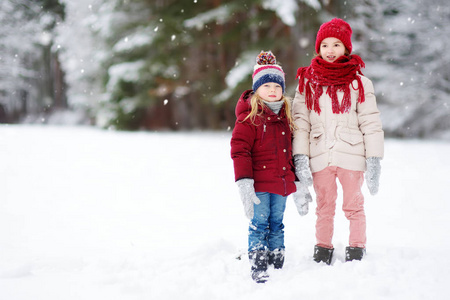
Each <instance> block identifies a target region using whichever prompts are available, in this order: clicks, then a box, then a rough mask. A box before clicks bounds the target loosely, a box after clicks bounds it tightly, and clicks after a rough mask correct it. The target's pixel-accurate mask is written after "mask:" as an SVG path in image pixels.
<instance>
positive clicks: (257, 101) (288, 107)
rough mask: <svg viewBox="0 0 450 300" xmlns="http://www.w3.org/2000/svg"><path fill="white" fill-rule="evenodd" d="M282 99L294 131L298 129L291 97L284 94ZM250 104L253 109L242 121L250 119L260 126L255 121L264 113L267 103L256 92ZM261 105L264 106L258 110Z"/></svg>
mask: <svg viewBox="0 0 450 300" xmlns="http://www.w3.org/2000/svg"><path fill="white" fill-rule="evenodd" d="M281 100H283V101H284V108H283V109H284V110H285V111H286V118H287V120H288V123H289V129H290V130H291V132H294V131H295V129H297V126H296V125H295V123H294V119H293V118H292V112H291V98H289V97H286V96H284V95H283V96H282V97H281ZM250 105H251V107H252V109H251V111H250V113H249V114H248V116H247V117H245V119H244V120H243V121H242V122H245V120H247V119H250V121H251V122H252V124H253V125H255V126H258V124H256V123H255V120H256V117H257V116H258V117H259V116H262V114H263V112H264V108H265V107H266V106H267V105H266V104H265V103H264V102H263V99H262V98H261V97H260V96H259V95H258V94H257V93H256V92H255V93H254V94H253V96H252V97H251V98H250ZM260 106H261V107H262V109H261V110H260V111H258V108H259V107H260Z"/></svg>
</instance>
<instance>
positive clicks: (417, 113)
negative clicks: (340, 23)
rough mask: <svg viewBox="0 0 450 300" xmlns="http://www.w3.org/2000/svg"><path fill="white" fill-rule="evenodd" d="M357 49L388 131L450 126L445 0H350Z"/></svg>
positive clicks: (438, 130) (410, 132)
mask: <svg viewBox="0 0 450 300" xmlns="http://www.w3.org/2000/svg"><path fill="white" fill-rule="evenodd" d="M353 2H355V3H354V5H355V15H354V16H353V17H352V19H351V22H352V25H353V28H354V32H355V37H356V38H355V40H356V41H357V42H356V49H355V51H356V52H360V54H361V55H362V56H363V57H364V58H366V62H367V65H368V66H367V75H368V76H369V77H371V78H372V79H373V80H374V82H375V89H376V92H377V96H378V99H379V103H380V109H381V111H382V117H383V124H384V127H385V131H386V132H387V134H388V135H395V136H401V137H426V136H427V137H432V136H436V137H437V136H441V135H443V134H446V132H447V134H448V132H449V130H450V109H449V104H450V103H449V102H450V100H449V97H448V95H449V93H450V88H449V87H450V82H449V80H450V68H449V65H450V52H448V51H445V49H448V48H449V47H450V40H449V39H447V38H445V37H446V36H448V35H450V28H449V26H448V24H449V22H450V7H449V6H448V4H447V2H446V1H445V0H431V1H424V0H419V1H412V2H411V1H407V0H400V1H395V2H392V1H387V0H375V1H353Z"/></svg>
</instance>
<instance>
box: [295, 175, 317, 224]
mask: <svg viewBox="0 0 450 300" xmlns="http://www.w3.org/2000/svg"><path fill="white" fill-rule="evenodd" d="M295 186H296V187H297V191H296V192H295V193H294V194H293V196H294V203H295V205H296V206H297V211H298V213H299V215H300V216H305V215H306V214H308V211H309V202H312V197H311V194H310V193H309V190H308V187H307V186H305V185H304V184H302V183H300V182H299V181H296V182H295Z"/></svg>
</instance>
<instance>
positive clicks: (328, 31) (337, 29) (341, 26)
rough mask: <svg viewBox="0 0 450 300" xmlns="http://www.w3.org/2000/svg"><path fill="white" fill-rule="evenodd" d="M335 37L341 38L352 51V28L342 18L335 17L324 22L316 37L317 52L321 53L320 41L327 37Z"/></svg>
mask: <svg viewBox="0 0 450 300" xmlns="http://www.w3.org/2000/svg"><path fill="white" fill-rule="evenodd" d="M329 37H334V38H337V39H339V40H340V41H341V42H342V43H343V44H344V46H345V48H347V50H348V52H349V53H352V28H351V27H350V25H348V23H347V22H345V21H344V20H342V19H338V18H335V19H333V20H331V21H330V22H326V23H323V24H322V25H321V26H320V28H319V31H318V32H317V37H316V53H320V43H322V41H323V40H324V39H326V38H329Z"/></svg>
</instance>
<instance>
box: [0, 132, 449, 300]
mask: <svg viewBox="0 0 450 300" xmlns="http://www.w3.org/2000/svg"><path fill="white" fill-rule="evenodd" d="M229 139H230V133H229V132H223V133H143V132H140V133H119V132H110V131H101V130H97V129H91V128H67V127H36V126H34V127H33V126H1V127H0V176H1V179H0V191H1V197H0V299H2V300H3V299H4V300H18V299H21V300H31V299H33V300H37V299H43V300H44V299H45V300H53V299H54V300H60V299H65V300H71V299H77V300H78V299H95V300H98V299H108V300H111V299H121V300H122V299H155V300H159V299H196V300H198V299H208V300H209V299H236V300H237V299H285V300H289V299H444V298H446V297H448V287H447V284H448V282H449V280H450V256H449V255H448V249H449V248H450V247H449V246H450V241H449V239H448V237H449V233H448V232H449V231H448V230H449V229H450V225H449V224H450V223H449V220H450V198H449V197H450V196H449V195H450V181H449V179H448V178H449V177H448V175H449V174H450V155H449V153H450V144H448V143H442V142H430V141H428V142H425V141H399V140H388V141H387V142H386V158H385V159H384V160H383V161H382V177H381V186H380V192H379V194H378V195H377V196H370V195H369V193H368V191H367V188H366V187H364V190H363V192H364V194H365V196H366V214H367V222H368V245H367V247H368V250H367V251H368V252H367V256H366V258H365V259H364V260H363V261H361V262H351V263H344V248H345V246H347V240H348V229H347V228H348V223H347V220H346V219H345V217H344V215H343V213H342V212H341V210H340V209H338V210H337V215H336V221H335V227H336V228H335V237H334V243H335V248H336V250H335V253H336V258H335V261H334V262H333V264H332V266H327V265H324V264H316V263H315V262H313V261H312V260H311V258H312V251H313V247H314V241H315V238H314V222H315V215H314V210H315V204H314V202H313V203H312V205H311V207H310V213H309V214H308V215H307V216H305V217H300V216H299V215H298V214H297V212H296V209H295V206H294V204H293V201H292V199H291V198H289V201H288V206H287V210H286V214H285V226H286V228H285V229H286V230H285V235H286V240H285V244H286V255H287V257H286V263H285V267H284V269H282V270H276V271H275V270H271V271H270V275H271V277H270V281H269V282H267V283H266V284H256V283H254V282H253V281H252V280H251V278H250V275H249V269H250V267H249V263H248V260H247V259H245V257H244V259H242V260H238V259H236V257H237V256H238V255H239V254H242V253H244V252H245V249H246V246H247V220H246V218H245V216H244V212H243V208H242V206H241V203H240V199H239V195H238V192H237V188H236V186H235V183H234V180H233V179H234V177H233V168H232V161H231V159H230V156H229ZM339 201H341V199H339ZM339 206H340V205H338V207H339Z"/></svg>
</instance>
